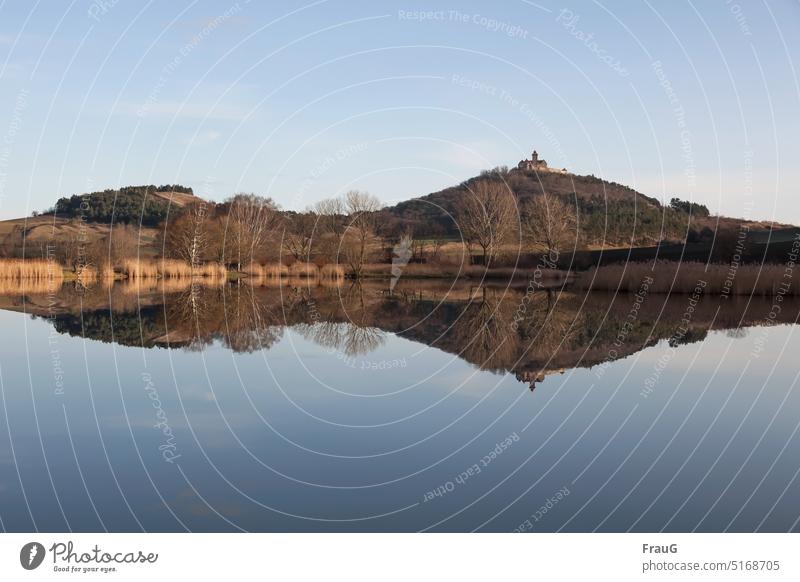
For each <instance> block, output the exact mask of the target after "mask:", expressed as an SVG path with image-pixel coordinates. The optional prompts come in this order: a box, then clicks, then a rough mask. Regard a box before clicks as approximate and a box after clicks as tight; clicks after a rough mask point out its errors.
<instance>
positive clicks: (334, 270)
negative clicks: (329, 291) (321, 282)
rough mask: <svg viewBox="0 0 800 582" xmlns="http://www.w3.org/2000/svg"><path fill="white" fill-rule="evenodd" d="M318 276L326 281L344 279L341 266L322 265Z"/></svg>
mask: <svg viewBox="0 0 800 582" xmlns="http://www.w3.org/2000/svg"><path fill="white" fill-rule="evenodd" d="M319 276H320V277H321V278H322V279H327V280H330V279H334V280H337V279H344V276H345V272H344V267H343V266H342V265H323V266H322V268H321V269H320V270H319Z"/></svg>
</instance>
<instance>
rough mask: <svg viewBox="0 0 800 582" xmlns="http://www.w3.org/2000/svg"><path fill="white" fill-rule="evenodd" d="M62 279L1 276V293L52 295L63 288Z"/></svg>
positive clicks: (10, 294) (9, 294)
mask: <svg viewBox="0 0 800 582" xmlns="http://www.w3.org/2000/svg"><path fill="white" fill-rule="evenodd" d="M61 284H62V280H61V279H55V278H53V279H8V278H0V295H6V296H18V295H50V294H51V293H56V292H57V291H58V290H59V289H60V288H61Z"/></svg>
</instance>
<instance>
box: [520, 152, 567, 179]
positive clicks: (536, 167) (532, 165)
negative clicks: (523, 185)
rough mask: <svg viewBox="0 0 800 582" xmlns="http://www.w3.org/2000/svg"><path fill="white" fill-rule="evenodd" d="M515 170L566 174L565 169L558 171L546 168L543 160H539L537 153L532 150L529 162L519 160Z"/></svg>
mask: <svg viewBox="0 0 800 582" xmlns="http://www.w3.org/2000/svg"><path fill="white" fill-rule="evenodd" d="M517 169H518V170H526V171H528V172H530V171H536V172H555V173H558V174H567V173H568V172H567V169H566V168H561V169H560V170H558V169H556V168H551V167H550V166H548V165H547V162H546V161H545V160H540V159H539V153H538V152H537V151H536V150H533V153H532V154H531V159H530V160H520V162H519V163H518V164H517Z"/></svg>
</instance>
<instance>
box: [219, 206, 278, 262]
mask: <svg viewBox="0 0 800 582" xmlns="http://www.w3.org/2000/svg"><path fill="white" fill-rule="evenodd" d="M228 206H229V214H228V232H227V233H226V237H230V240H231V243H232V244H231V247H232V248H231V251H232V254H233V256H232V257H229V259H228V260H230V259H231V258H232V259H234V260H235V262H236V268H237V270H241V269H242V265H243V264H247V263H251V262H253V260H254V256H255V254H256V253H257V252H258V251H259V250H261V249H262V247H263V246H264V245H265V243H266V242H267V241H268V240H269V238H270V237H271V236H272V235H273V234H274V233H275V231H276V230H277V228H278V226H279V225H280V223H281V215H280V212H279V211H278V206H277V205H276V204H275V202H273V200H272V199H271V198H263V197H261V196H256V195H255V194H236V195H234V197H233V198H231V199H230V200H228ZM226 246H227V245H226Z"/></svg>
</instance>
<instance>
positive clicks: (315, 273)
mask: <svg viewBox="0 0 800 582" xmlns="http://www.w3.org/2000/svg"><path fill="white" fill-rule="evenodd" d="M289 276H290V277H311V278H316V277H319V267H317V266H316V265H315V264H314V263H301V262H297V263H294V264H293V265H292V266H291V267H289Z"/></svg>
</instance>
